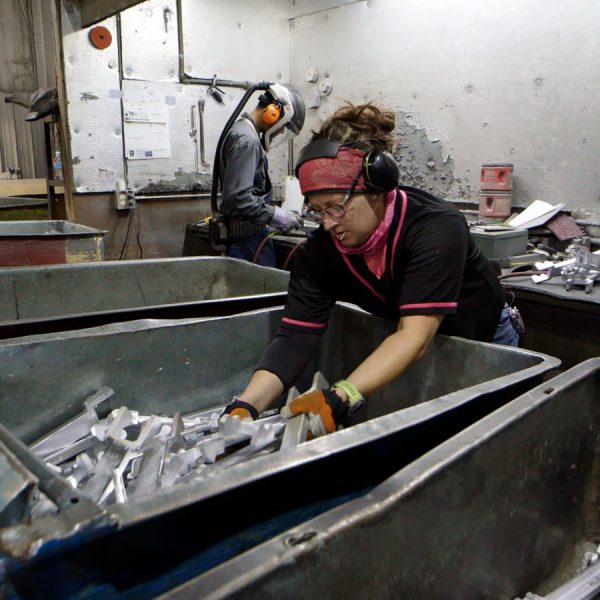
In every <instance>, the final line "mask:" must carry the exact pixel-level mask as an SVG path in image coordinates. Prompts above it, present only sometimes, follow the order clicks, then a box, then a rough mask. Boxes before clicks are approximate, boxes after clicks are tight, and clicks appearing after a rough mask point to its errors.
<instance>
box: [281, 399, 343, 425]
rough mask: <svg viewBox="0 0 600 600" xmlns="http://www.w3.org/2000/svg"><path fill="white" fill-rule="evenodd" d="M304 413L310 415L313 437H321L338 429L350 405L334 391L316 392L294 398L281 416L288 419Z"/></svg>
mask: <svg viewBox="0 0 600 600" xmlns="http://www.w3.org/2000/svg"><path fill="white" fill-rule="evenodd" d="M303 413H305V414H307V415H308V424H309V430H310V432H311V433H312V434H313V437H319V436H321V435H325V434H326V433H331V432H333V431H335V430H336V429H337V426H338V425H339V424H340V423H341V422H342V421H343V420H344V418H345V417H346V415H347V414H348V404H347V403H346V402H344V401H343V400H342V399H341V398H340V397H339V396H338V395H337V394H336V393H335V391H334V390H333V389H328V390H314V391H312V392H306V393H305V394H302V395H301V396H298V397H297V398H294V399H293V400H291V401H290V402H289V403H288V404H287V406H284V407H283V408H282V409H281V415H282V416H283V417H285V418H286V419H290V418H292V417H296V416H297V415H300V414H303Z"/></svg>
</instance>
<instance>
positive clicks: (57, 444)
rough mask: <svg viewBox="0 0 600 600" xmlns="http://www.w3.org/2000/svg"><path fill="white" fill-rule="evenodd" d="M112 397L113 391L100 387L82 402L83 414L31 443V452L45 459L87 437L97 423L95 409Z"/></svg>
mask: <svg viewBox="0 0 600 600" xmlns="http://www.w3.org/2000/svg"><path fill="white" fill-rule="evenodd" d="M113 395H114V391H113V390H112V389H111V388H109V387H106V386H103V387H101V388H100V389H99V390H98V391H97V392H96V393H95V394H93V395H92V396H90V397H89V398H87V399H86V400H85V401H84V403H83V404H84V406H85V411H84V412H82V413H81V414H80V415H78V416H77V417H75V418H74V419H72V420H71V421H69V422H67V423H65V424H64V425H62V426H61V427H59V428H58V429H55V430H54V431H52V432H51V433H49V434H48V435H46V436H44V437H43V438H42V439H40V440H38V441H37V442H35V443H33V444H32V445H31V450H32V451H33V452H34V453H35V454H37V455H38V456H41V457H42V458H45V457H47V456H48V455H50V454H54V453H56V452H59V451H60V450H62V449H63V448H65V447H67V446H70V445H71V444H74V443H75V442H76V441H77V440H79V439H80V438H82V437H84V436H86V435H88V434H89V432H90V428H91V427H92V425H94V424H96V423H98V421H99V418H98V413H97V408H98V407H99V406H100V405H101V404H102V403H103V402H105V401H106V400H108V399H109V398H110V397H112V396H113Z"/></svg>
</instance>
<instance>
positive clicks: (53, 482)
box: [0, 423, 106, 554]
mask: <svg viewBox="0 0 600 600" xmlns="http://www.w3.org/2000/svg"><path fill="white" fill-rule="evenodd" d="M0 442H2V443H3V444H4V445H5V446H6V447H7V448H8V450H9V451H10V452H11V453H12V454H13V455H14V456H15V457H16V459H17V460H18V461H19V462H20V463H21V464H22V465H23V466H24V467H25V469H27V470H28V471H29V472H30V473H31V474H32V475H33V476H34V477H36V478H37V479H38V486H39V488H40V490H41V491H42V492H43V493H44V494H45V495H46V496H47V497H48V498H49V499H50V500H51V501H52V502H53V503H54V504H55V505H56V506H57V508H58V509H59V511H60V512H65V513H66V514H65V525H66V526H67V527H69V528H70V529H72V528H73V527H77V520H76V517H73V518H72V520H69V519H70V517H68V516H67V514H68V511H71V510H74V508H75V507H76V508H77V509H78V510H77V513H78V514H79V515H81V518H83V519H85V520H90V519H95V518H97V517H106V513H105V512H104V511H103V510H101V509H100V508H99V507H98V506H97V505H96V504H94V503H93V502H90V501H89V499H88V498H87V497H86V496H85V495H84V494H82V493H81V492H80V491H78V490H74V489H72V488H71V486H70V485H69V484H68V483H67V482H66V481H65V480H64V478H63V477H62V476H60V475H58V474H56V473H54V472H53V471H51V470H50V469H48V468H47V467H46V465H45V464H44V463H43V462H42V461H41V460H40V459H39V458H38V457H37V456H35V455H34V454H33V453H32V452H31V451H30V450H29V448H27V446H25V445H24V444H23V443H22V442H21V441H20V440H19V439H17V438H16V437H15V436H14V435H12V434H11V433H10V432H9V431H8V430H7V429H6V428H5V427H4V425H2V424H1V423H0ZM57 528H58V524H57ZM7 535H9V536H10V534H7ZM0 536H1V537H0V544H2V545H3V544H4V543H5V538H4V535H3V534H2V532H0ZM57 537H60V534H59V533H58V531H57ZM6 543H8V544H9V545H10V542H9V541H8V540H7V541H6ZM14 551H15V552H16V553H17V554H19V553H21V552H25V553H27V554H28V553H30V552H35V549H34V548H32V547H31V546H30V545H27V548H26V549H25V548H23V547H22V546H19V547H18V548H17V547H15V548H14Z"/></svg>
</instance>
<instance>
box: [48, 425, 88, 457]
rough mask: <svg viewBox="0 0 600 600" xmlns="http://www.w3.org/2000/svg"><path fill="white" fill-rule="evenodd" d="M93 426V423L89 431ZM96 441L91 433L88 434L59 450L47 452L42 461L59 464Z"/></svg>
mask: <svg viewBox="0 0 600 600" xmlns="http://www.w3.org/2000/svg"><path fill="white" fill-rule="evenodd" d="M95 427H96V425H94V426H93V427H92V428H91V431H94V428H95ZM97 443H98V438H97V437H95V436H93V435H88V436H86V437H83V438H81V439H80V440H78V441H77V442H74V443H73V444H71V445H69V446H66V447H65V448H62V449H61V450H58V451H57V452H54V453H53V454H49V455H48V456H46V457H45V458H44V462H45V463H47V464H52V465H59V464H61V463H64V462H66V461H68V460H70V459H72V458H74V457H75V458H76V457H77V455H78V454H81V453H82V452H85V451H86V450H87V449H88V448H91V447H92V446H94V445H95V444H97Z"/></svg>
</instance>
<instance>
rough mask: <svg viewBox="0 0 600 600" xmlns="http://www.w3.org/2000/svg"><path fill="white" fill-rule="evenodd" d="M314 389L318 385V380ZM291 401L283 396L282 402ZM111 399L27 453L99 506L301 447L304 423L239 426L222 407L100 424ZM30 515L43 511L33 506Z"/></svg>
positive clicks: (131, 415) (98, 396)
mask: <svg viewBox="0 0 600 600" xmlns="http://www.w3.org/2000/svg"><path fill="white" fill-rule="evenodd" d="M314 382H315V383H314V384H313V385H315V384H318V385H325V384H326V381H325V380H324V379H323V378H322V377H321V375H320V374H319V373H317V374H316V375H315V379H314ZM311 389H312V388H311ZM297 395H298V392H297V391H296V390H295V389H292V390H290V393H289V395H288V402H289V400H291V399H292V398H293V397H295V396H297ZM112 396H114V391H113V390H112V389H111V388H109V387H102V388H100V389H99V390H98V391H97V392H96V393H95V394H94V395H93V396H91V397H90V398H88V399H87V400H86V401H85V402H84V406H85V410H84V411H83V412H82V413H81V414H80V415H78V416H77V417H75V418H74V419H72V420H70V421H69V422H67V423H65V424H64V425H62V426H61V427H60V428H58V429H57V430H55V431H53V432H52V433H50V434H48V435H47V436H45V437H44V438H42V439H40V440H38V441H37V442H35V443H34V444H32V446H31V450H32V451H33V452H34V454H36V455H37V456H38V457H39V458H40V459H41V460H43V461H44V462H45V463H46V465H47V466H48V467H49V468H50V469H52V470H53V471H55V472H56V473H58V474H60V475H62V476H63V477H65V478H66V480H67V481H68V482H69V484H70V485H72V486H73V488H76V489H78V490H79V491H81V493H82V494H84V495H85V496H87V497H88V498H90V500H92V501H93V502H96V503H98V504H99V505H100V506H106V505H108V504H114V503H124V502H127V500H128V499H130V498H137V497H141V496H145V495H147V494H151V493H153V492H155V491H156V490H160V489H165V488H168V487H170V486H172V485H174V484H177V483H180V482H184V481H190V480H195V481H198V479H201V478H204V477H207V476H212V475H213V474H217V473H218V472H219V471H222V469H224V468H226V467H229V466H231V465H234V464H237V463H240V462H242V461H245V460H248V459H250V458H254V457H257V456H259V455H262V454H266V453H270V452H273V451H276V450H279V449H281V448H289V447H293V446H295V445H296V444H298V443H300V442H301V441H304V440H306V433H307V421H306V418H305V417H304V416H302V417H296V418H295V419H290V420H289V421H287V420H286V419H284V418H283V417H281V416H280V415H279V414H278V412H277V411H271V412H270V413H263V414H262V415H261V417H260V418H259V419H257V420H256V421H247V420H240V419H239V418H238V417H232V416H230V415H223V408H224V407H223V406H220V407H217V408H212V409H210V410H204V411H201V412H196V413H192V414H188V415H184V416H182V415H180V414H178V413H176V414H175V415H174V416H173V417H164V416H157V415H150V416H143V415H140V414H139V413H138V412H136V411H133V410H129V409H127V408H126V407H121V408H119V409H116V410H112V411H110V412H109V413H108V415H107V416H106V417H105V418H100V416H99V415H100V414H102V409H103V407H105V406H106V404H105V403H107V401H108V400H109V398H111V397H112ZM104 412H105V413H106V412H107V411H106V408H105V410H104ZM273 413H275V414H273ZM286 429H287V431H286V433H285V435H283V434H284V431H285V430H286ZM42 500H43V498H42ZM34 512H37V513H38V515H39V514H40V513H44V512H46V511H45V510H44V509H43V508H42V507H41V506H38V509H37V510H36V511H34Z"/></svg>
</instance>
